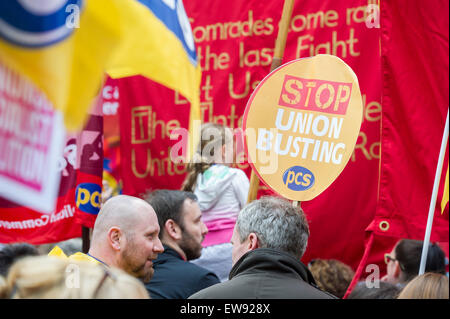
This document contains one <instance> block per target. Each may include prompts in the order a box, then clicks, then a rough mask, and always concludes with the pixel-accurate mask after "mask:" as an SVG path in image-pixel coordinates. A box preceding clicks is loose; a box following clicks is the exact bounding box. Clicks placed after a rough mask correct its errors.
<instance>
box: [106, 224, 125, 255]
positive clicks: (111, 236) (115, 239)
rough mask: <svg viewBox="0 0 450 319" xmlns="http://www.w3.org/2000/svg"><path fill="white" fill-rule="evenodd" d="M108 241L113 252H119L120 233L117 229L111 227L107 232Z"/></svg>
mask: <svg viewBox="0 0 450 319" xmlns="http://www.w3.org/2000/svg"><path fill="white" fill-rule="evenodd" d="M108 241H109V244H110V245H111V247H112V248H113V249H114V250H117V251H119V250H120V245H121V241H122V231H121V230H120V228H119V227H117V226H114V227H111V228H110V229H109V231H108Z"/></svg>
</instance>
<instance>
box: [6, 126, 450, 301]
mask: <svg viewBox="0 0 450 319" xmlns="http://www.w3.org/2000/svg"><path fill="white" fill-rule="evenodd" d="M211 127H213V128H215V129H216V133H217V132H219V133H218V134H219V137H220V138H218V139H217V134H216V135H215V134H212V133H211V132H209V133H210V134H207V135H206V136H211V137H212V138H210V139H209V140H206V141H203V140H202V142H201V145H200V146H199V148H198V152H197V153H196V155H197V156H200V157H201V158H202V161H199V163H194V164H193V165H194V166H195V165H198V168H194V170H195V174H194V175H187V177H186V183H185V184H189V187H186V186H184V188H185V189H186V188H190V189H194V191H187V190H167V189H161V190H153V191H151V192H148V193H147V194H145V195H144V196H142V198H139V197H134V196H129V195H116V196H111V194H109V193H108V194H106V195H105V196H108V197H109V198H104V203H103V205H102V207H101V210H100V212H99V214H98V216H97V218H96V221H95V225H94V228H93V230H92V236H91V240H90V247H89V251H88V252H85V253H83V252H81V242H80V241H79V240H78V241H77V240H71V241H68V242H62V243H59V244H56V245H41V246H39V247H36V246H33V245H30V244H27V243H15V244H8V245H2V246H1V247H0V275H1V277H0V284H1V292H0V295H1V296H2V298H84V299H90V298H93V299H95V298H139V299H140V298H151V299H188V298H190V299H260V298H265V299H341V298H343V297H344V295H345V293H346V291H347V289H348V287H349V285H350V283H351V281H352V279H353V277H354V275H355V272H354V271H353V269H352V268H351V267H349V266H348V265H346V264H345V263H343V262H341V261H339V260H335V259H319V258H317V259H313V260H311V261H310V262H309V263H308V265H305V264H303V263H302V261H301V258H302V256H303V255H304V252H305V250H306V249H307V244H308V238H309V236H310V230H309V225H308V221H307V219H306V215H305V213H304V212H303V210H302V208H301V207H299V206H295V205H293V204H292V203H291V201H288V200H286V199H283V198H281V197H274V196H263V197H261V198H259V199H257V200H254V201H252V202H250V203H249V204H245V199H246V197H247V195H248V190H249V182H248V178H247V177H246V176H245V174H244V173H243V172H242V171H239V169H236V168H232V167H230V166H229V164H227V163H226V161H225V153H226V152H227V151H226V149H227V141H229V140H228V139H227V138H225V133H226V130H227V128H226V127H220V126H218V125H214V126H211V125H205V126H203V130H204V131H206V130H208V129H209V130H211ZM214 137H216V138H214ZM212 144H215V145H212ZM208 146H211V148H210V149H211V150H214V151H211V152H209V153H208V154H205V153H204V152H202V151H203V149H204V148H206V147H208ZM212 146H215V147H212ZM217 188H219V189H218V190H217ZM237 195H238V196H237ZM211 202H212V203H214V204H213V205H211V204H210V203H211ZM221 206H225V209H223V210H220V209H217V210H216V211H215V210H214V209H211V207H213V208H214V207H219V208H220V207H221ZM217 211H218V212H219V213H217ZM224 212H227V213H226V214H225V213H224ZM205 216H206V217H207V218H205ZM220 217H222V220H223V219H226V221H227V223H222V228H221V227H220V226H216V225H215V224H214V222H211V221H215V220H221V218H220ZM224 217H225V218H224ZM206 225H208V226H209V227H207V226H206ZM211 225H212V226H211ZM210 228H212V229H213V230H212V231H210ZM224 230H225V231H224ZM210 232H211V233H214V232H216V233H218V234H214V235H215V236H216V237H219V239H216V240H215V241H214V240H211V242H212V243H217V244H216V245H218V247H217V248H215V246H214V245H213V246H210V245H209V244H207V245H205V244H204V241H205V240H206V238H208V234H209V233H210ZM209 247H211V248H210V250H208V248H209ZM422 247H423V242H422V241H419V240H409V239H402V240H399V241H398V243H397V244H396V245H395V247H394V249H393V250H392V251H389V252H386V254H385V263H386V275H385V276H384V277H382V278H378V279H376V280H374V281H371V282H367V280H361V281H360V282H359V283H358V284H357V285H356V286H355V287H354V289H353V290H352V291H351V293H350V294H349V295H348V299H396V298H414V299H426V298H430V299H448V298H449V291H448V290H449V282H448V273H446V266H447V265H448V259H446V256H445V254H444V252H443V251H442V249H441V248H440V247H439V246H438V245H437V244H435V243H432V244H430V246H429V252H428V255H427V262H426V271H425V273H424V274H422V275H420V276H419V275H418V273H419V264H420V258H421V252H422ZM205 251H206V252H208V253H207V254H206V253H205ZM203 259H204V260H203ZM200 261H201V262H200Z"/></svg>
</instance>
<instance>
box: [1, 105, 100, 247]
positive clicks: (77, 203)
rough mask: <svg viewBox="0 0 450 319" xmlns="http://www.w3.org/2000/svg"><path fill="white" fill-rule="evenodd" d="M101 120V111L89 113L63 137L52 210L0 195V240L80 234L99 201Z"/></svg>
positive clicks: (92, 218)
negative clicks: (82, 124) (77, 127)
mask: <svg viewBox="0 0 450 319" xmlns="http://www.w3.org/2000/svg"><path fill="white" fill-rule="evenodd" d="M93 111H95V110H93ZM102 122H103V120H102V116H101V115H100V116H98V115H92V116H91V117H90V118H89V121H88V123H87V124H86V126H85V128H84V130H83V131H81V132H80V133H79V134H75V135H70V136H68V137H67V138H66V144H65V148H64V152H63V154H62V155H63V156H62V157H61V158H60V160H59V166H58V167H59V170H60V172H61V173H60V174H61V182H60V187H59V193H58V201H57V204H56V209H55V211H54V212H52V213H51V214H42V213H39V212H37V211H35V210H32V209H29V208H27V207H23V206H19V205H17V204H15V203H13V202H10V201H7V200H5V199H2V198H0V243H14V242H27V243H30V244H35V245H39V244H46V243H54V242H59V241H63V240H66V239H70V238H74V237H80V236H81V225H84V226H87V227H92V226H93V223H94V222H95V217H96V215H97V213H98V211H99V209H100V204H101V186H102V185H101V182H102V178H101V176H102V167H103V151H102V149H103V143H102V137H103V134H102V131H103V128H102Z"/></svg>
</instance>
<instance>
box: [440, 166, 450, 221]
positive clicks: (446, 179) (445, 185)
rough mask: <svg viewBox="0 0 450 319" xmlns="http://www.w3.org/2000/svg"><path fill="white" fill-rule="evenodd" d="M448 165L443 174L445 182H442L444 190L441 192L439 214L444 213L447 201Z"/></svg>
mask: <svg viewBox="0 0 450 319" xmlns="http://www.w3.org/2000/svg"><path fill="white" fill-rule="evenodd" d="M448 187H449V185H448V167H447V173H446V174H445V184H444V192H443V193H442V201H441V215H442V214H443V213H444V209H445V206H447V203H448V195H449V193H448Z"/></svg>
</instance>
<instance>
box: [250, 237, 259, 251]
mask: <svg viewBox="0 0 450 319" xmlns="http://www.w3.org/2000/svg"><path fill="white" fill-rule="evenodd" d="M247 238H248V246H247V248H248V250H255V249H256V248H259V239H258V236H256V234H255V233H250V234H249V235H248V237H247Z"/></svg>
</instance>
